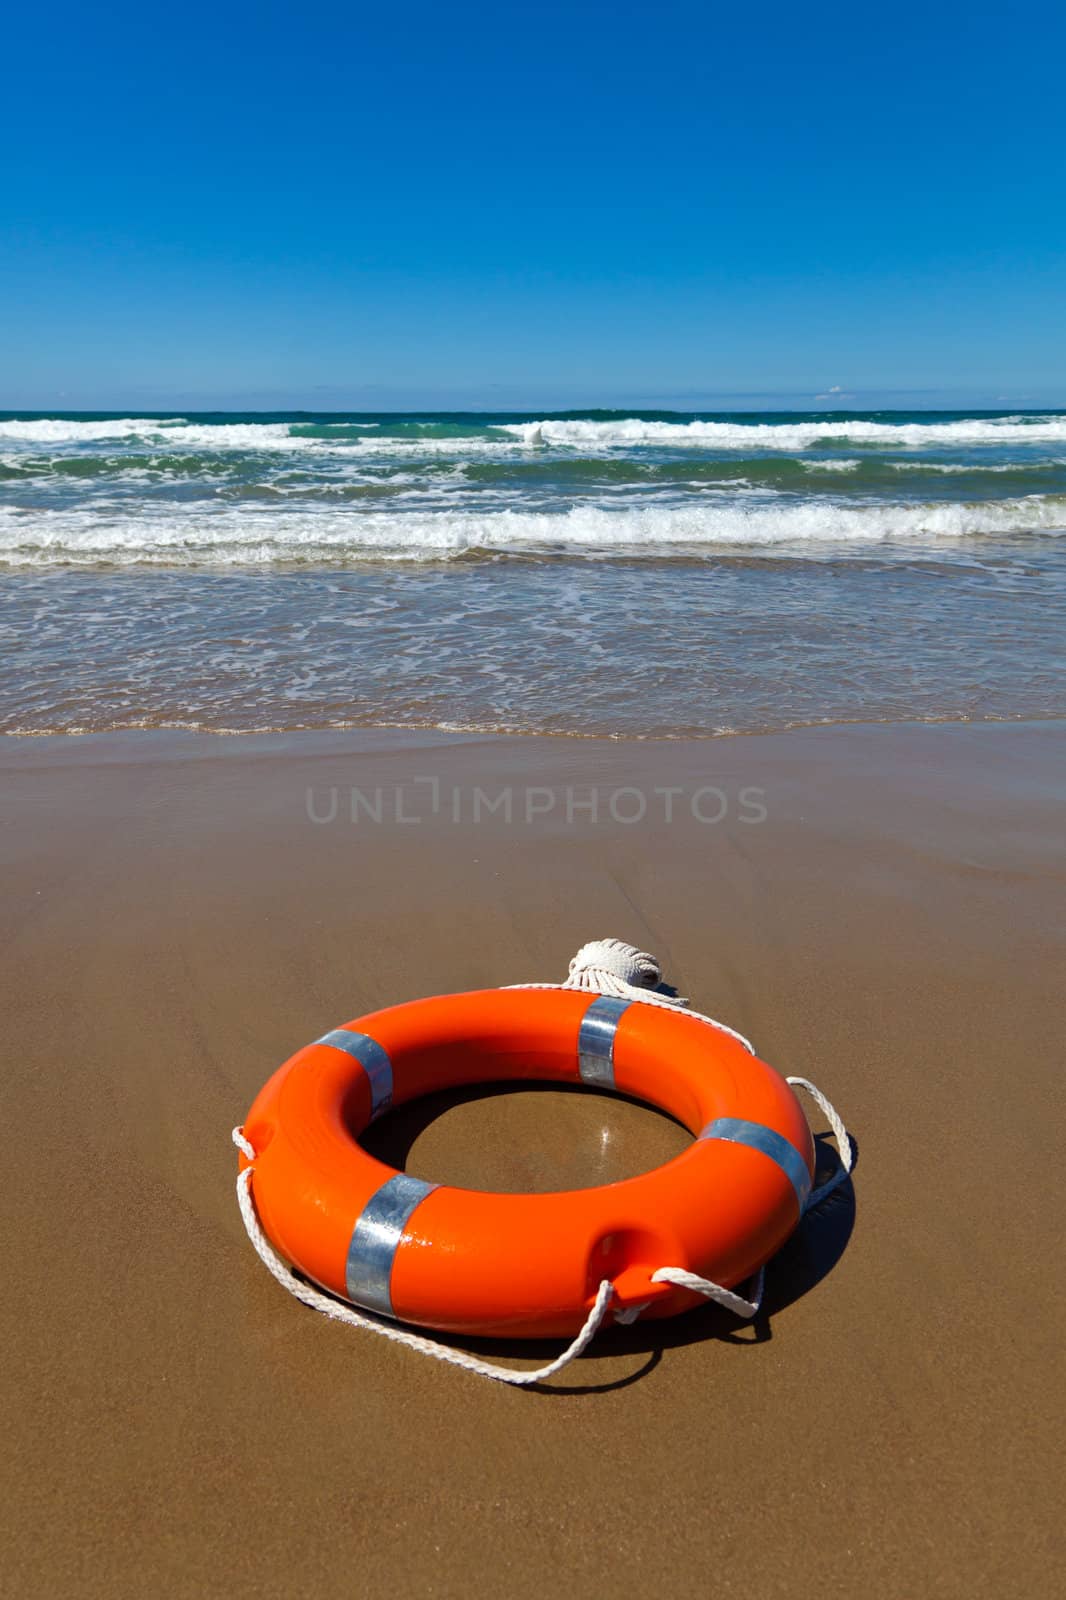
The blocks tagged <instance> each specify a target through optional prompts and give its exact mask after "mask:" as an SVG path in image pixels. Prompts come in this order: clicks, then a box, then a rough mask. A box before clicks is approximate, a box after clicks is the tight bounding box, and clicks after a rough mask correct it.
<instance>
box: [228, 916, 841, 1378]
mask: <svg viewBox="0 0 1066 1600" xmlns="http://www.w3.org/2000/svg"><path fill="white" fill-rule="evenodd" d="M661 982H662V969H661V968H660V966H659V963H658V962H657V961H656V959H655V957H654V956H652V955H649V954H648V952H647V951H646V950H637V949H636V948H635V947H634V946H633V945H629V944H624V943H623V942H622V941H621V940H620V939H594V940H593V941H592V942H591V943H590V944H586V945H582V947H581V949H580V950H579V951H578V953H577V955H576V956H575V957H574V959H573V961H571V963H570V972H569V976H568V977H567V978H566V980H565V982H563V983H516V984H510V985H508V987H509V988H513V989H581V990H586V991H588V992H589V993H590V994H602V995H609V996H610V997H611V998H613V999H618V1000H632V1001H636V1002H638V1003H639V1004H641V1005H651V1006H664V1007H667V1008H668V1009H670V1010H672V1011H676V1012H678V1014H679V1015H681V1016H687V1017H691V1018H692V1020H693V1022H699V1023H702V1024H705V1025H707V1026H709V1027H712V1028H717V1029H718V1030H719V1032H720V1033H726V1034H728V1035H729V1037H730V1038H732V1039H736V1040H737V1041H738V1042H739V1043H740V1044H742V1045H743V1046H744V1048H745V1049H746V1050H749V1051H751V1053H752V1055H754V1054H755V1047H754V1045H752V1044H751V1042H750V1041H749V1040H748V1039H745V1037H744V1035H743V1034H742V1033H737V1032H736V1031H735V1029H733V1028H729V1027H727V1026H726V1025H725V1023H724V1022H719V1021H718V1020H717V1019H716V1018H714V1017H708V1016H705V1015H704V1014H703V1013H702V1012H699V1011H692V1010H691V1009H690V1008H689V1003H688V1001H687V1000H684V999H682V998H681V997H680V996H675V995H665V994H659V993H657V992H655V991H656V989H657V986H658V985H659V984H661ZM785 1081H786V1082H787V1083H789V1084H791V1085H792V1087H793V1088H796V1089H803V1090H805V1091H806V1093H807V1094H809V1095H810V1096H811V1098H812V1099H813V1100H814V1101H815V1102H816V1103H817V1105H818V1106H819V1108H820V1109H821V1111H822V1113H823V1115H824V1116H825V1118H826V1121H827V1122H828V1123H829V1126H830V1127H831V1128H832V1130H833V1137H834V1138H835V1140H836V1144H837V1150H838V1152H839V1155H840V1163H839V1166H838V1168H837V1170H836V1172H835V1173H834V1174H833V1175H832V1177H831V1178H829V1179H828V1181H827V1182H825V1183H823V1184H822V1185H821V1186H820V1187H819V1188H817V1189H815V1190H813V1191H812V1193H811V1194H810V1196H809V1197H808V1200H807V1204H806V1206H805V1208H804V1212H805V1213H806V1212H807V1211H810V1210H812V1209H813V1208H814V1207H815V1206H818V1205H821V1203H822V1201H823V1200H825V1199H826V1197H827V1196H828V1195H829V1194H831V1193H832V1191H833V1190H834V1189H836V1188H837V1186H838V1185H839V1184H841V1183H843V1182H844V1180H845V1178H847V1176H848V1174H849V1173H850V1172H851V1169H852V1165H853V1163H854V1151H853V1149H852V1144H851V1140H850V1139H849V1138H848V1133H847V1129H846V1128H845V1127H844V1123H843V1121H842V1119H841V1117H840V1115H839V1113H838V1112H837V1111H836V1109H835V1107H834V1106H832V1105H831V1104H830V1102H829V1101H828V1100H827V1099H826V1097H825V1095H824V1094H822V1092H821V1090H820V1089H817V1088H815V1086H814V1084H813V1083H811V1082H810V1081H809V1080H808V1079H807V1078H787V1079H786V1080H785ZM232 1138H233V1143H234V1144H235V1145H236V1146H237V1149H238V1150H240V1152H241V1153H242V1155H244V1156H246V1157H247V1159H248V1160H249V1161H250V1162H253V1163H254V1161H255V1158H256V1151H255V1149H254V1147H253V1146H252V1144H251V1143H250V1142H249V1140H247V1139H246V1138H245V1137H244V1130H243V1129H242V1128H234V1130H233V1134H232ZM254 1171H255V1167H254V1165H253V1166H248V1167H245V1169H244V1171H243V1172H242V1173H240V1175H239V1176H238V1178H237V1204H238V1206H239V1207H240V1213H241V1219H242V1221H243V1222H244V1227H245V1231H246V1232H247V1234H248V1237H249V1239H250V1240H251V1242H252V1247H253V1248H254V1250H255V1253H256V1255H257V1256H258V1257H259V1259H260V1261H261V1262H262V1263H263V1265H264V1266H265V1267H266V1269H267V1271H268V1272H269V1273H270V1275H271V1276H272V1277H273V1278H276V1279H277V1281H278V1283H280V1284H281V1287H282V1288H283V1289H285V1290H287V1292H288V1293H289V1294H291V1295H293V1296H294V1297H295V1299H297V1300H300V1301H302V1303H303V1304H304V1305H305V1306H310V1307H311V1308H312V1310H314V1311H321V1312H322V1314H323V1315H324V1316H327V1317H331V1318H332V1319H333V1321H334V1322H346V1323H348V1324H349V1326H350V1327H353V1328H365V1329H366V1330H367V1331H368V1332H370V1333H379V1334H381V1336H382V1337H383V1338H385V1339H391V1340H392V1341H393V1343H394V1344H402V1345H406V1346H407V1348H408V1349H409V1350H417V1351H419V1352H420V1353H421V1354H422V1355H427V1356H433V1357H434V1358H435V1359H436V1360H437V1361H446V1362H448V1363H449V1364H450V1365H451V1366H453V1367H462V1368H463V1370H464V1371H466V1372H474V1373H477V1374H478V1375H479V1376H481V1377H483V1378H495V1379H496V1381H497V1382H499V1383H509V1384H513V1385H515V1386H516V1387H519V1388H528V1387H529V1386H530V1385H531V1384H536V1383H544V1382H545V1381H546V1380H547V1379H548V1378H553V1377H555V1375H556V1374H557V1373H559V1372H562V1370H563V1368H564V1367H568V1366H569V1365H570V1363H571V1361H575V1360H576V1359H577V1357H578V1356H579V1355H581V1354H582V1352H583V1351H584V1350H586V1349H587V1347H588V1346H589V1344H591V1342H592V1340H593V1339H594V1338H595V1336H596V1334H597V1332H598V1331H599V1329H600V1327H601V1326H602V1324H603V1322H604V1320H605V1318H606V1317H607V1313H608V1311H609V1310H610V1308H611V1301H612V1300H613V1298H614V1285H613V1284H612V1283H611V1281H610V1279H609V1278H604V1279H603V1281H602V1282H601V1284H600V1286H599V1289H598V1290H597V1291H596V1298H595V1300H594V1301H593V1304H592V1309H591V1310H590V1311H589V1314H588V1316H587V1317H586V1319H585V1323H584V1326H583V1327H582V1329H581V1331H580V1333H579V1334H578V1335H577V1337H576V1338H575V1339H574V1340H573V1341H572V1342H571V1343H570V1344H568V1345H567V1347H566V1349H565V1350H564V1351H563V1352H562V1353H561V1354H560V1355H558V1356H556V1357H555V1359H554V1361H549V1362H548V1363H547V1364H546V1365H545V1366H543V1367H535V1368H534V1369H533V1370H532V1371H524V1370H522V1369H521V1368H517V1367H501V1366H498V1365H497V1364H496V1363H495V1362H492V1361H482V1360H480V1359H479V1358H478V1357H477V1356H472V1355H468V1354H467V1353H466V1352H465V1351H463V1350H453V1349H452V1348H451V1347H450V1346H449V1345H445V1344H439V1343H438V1342H437V1341H436V1340H435V1339H427V1338H425V1337H423V1335H422V1334H418V1333H411V1332H409V1331H408V1329H406V1328H402V1327H400V1326H399V1325H398V1324H396V1323H393V1322H387V1321H385V1320H384V1319H381V1318H378V1317H373V1316H370V1315H367V1314H366V1313H364V1312H361V1311H356V1310H355V1309H354V1308H353V1307H352V1306H350V1305H347V1304H346V1303H345V1302H343V1301H341V1300H337V1299H335V1298H334V1297H333V1296H332V1295H328V1294H326V1293H324V1292H323V1291H322V1290H321V1289H317V1288H315V1287H314V1285H313V1284H310V1283H308V1282H307V1281H306V1280H305V1279H303V1278H301V1277H298V1276H297V1274H296V1273H294V1272H293V1270H292V1268H291V1267H290V1266H289V1265H288V1263H287V1262H285V1261H283V1260H282V1258H281V1256H279V1255H278V1253H277V1251H276V1250H275V1249H274V1246H273V1245H272V1244H271V1243H270V1240H269V1239H268V1238H267V1236H266V1234H265V1233H264V1232H263V1227H262V1224H261V1223H260V1221H259V1214H258V1212H257V1211H256V1208H255V1201H254V1199H253V1198H252V1174H253V1173H254ZM765 1276H766V1273H765V1268H763V1267H760V1268H759V1271H758V1272H757V1273H756V1274H755V1277H754V1278H753V1279H752V1281H751V1285H750V1298H748V1297H746V1296H745V1295H741V1294H737V1293H736V1292H735V1291H734V1290H732V1289H726V1288H724V1287H723V1286H722V1284H720V1283H713V1282H712V1281H711V1279H709V1278H701V1277H699V1276H698V1274H696V1273H694V1272H688V1271H687V1270H686V1269H685V1268H684V1267H659V1268H658V1269H657V1271H655V1272H653V1273H652V1275H651V1281H652V1282H653V1283H669V1284H673V1285H675V1286H676V1287H677V1288H679V1289H691V1290H693V1291H694V1292H695V1293H696V1294H701V1295H703V1296H704V1297H705V1298H706V1299H708V1300H713V1301H715V1302H716V1303H717V1304H718V1305H720V1306H724V1307H725V1308H726V1310H727V1311H732V1312H733V1313H734V1314H735V1315H736V1316H738V1317H743V1318H745V1319H746V1320H750V1318H752V1317H754V1316H755V1315H756V1314H757V1313H758V1311H759V1308H760V1306H761V1305H762V1295H763V1285H764V1282H765ZM643 1310H644V1306H632V1307H630V1308H629V1309H628V1310H621V1309H618V1310H616V1311H615V1313H614V1320H615V1322H618V1323H631V1322H635V1321H636V1319H637V1317H638V1316H639V1315H640V1313H641V1311H643Z"/></svg>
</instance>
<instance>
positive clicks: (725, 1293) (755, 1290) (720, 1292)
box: [651, 1267, 766, 1322]
mask: <svg viewBox="0 0 1066 1600" xmlns="http://www.w3.org/2000/svg"><path fill="white" fill-rule="evenodd" d="M651 1281H652V1283H672V1284H674V1285H676V1287H677V1288H678V1289H694V1290H695V1291H696V1293H697V1294H702V1295H705V1296H706V1298H707V1299H708V1300H715V1301H717V1303H718V1304H719V1305H720V1306H725V1308H726V1310H727V1311H732V1312H735V1314H736V1315H737V1316H738V1317H743V1318H744V1320H745V1321H746V1322H749V1321H750V1320H751V1318H752V1317H754V1316H755V1315H756V1313H757V1312H758V1310H759V1307H760V1306H761V1305H762V1291H763V1284H764V1283H765V1281H766V1268H765V1267H760V1268H759V1270H758V1272H757V1273H756V1274H755V1276H754V1278H753V1279H752V1280H751V1281H752V1294H751V1299H750V1300H747V1299H745V1298H744V1296H743V1295H741V1294H735V1293H734V1292H733V1290H732V1289H723V1288H722V1285H721V1284H720V1283H712V1281H711V1279H710V1278H701V1277H700V1276H699V1274H698V1273H695V1272H686V1270H685V1268H684V1267H660V1268H659V1270H658V1272H653V1273H652V1275H651Z"/></svg>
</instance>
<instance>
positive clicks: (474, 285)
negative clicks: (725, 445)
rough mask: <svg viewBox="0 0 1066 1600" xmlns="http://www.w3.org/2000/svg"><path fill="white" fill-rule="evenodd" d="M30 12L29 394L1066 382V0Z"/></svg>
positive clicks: (12, 300) (262, 397)
mask: <svg viewBox="0 0 1066 1600" xmlns="http://www.w3.org/2000/svg"><path fill="white" fill-rule="evenodd" d="M1014 17H1016V18H1017V20H1016V21H1015V20H1013V19H1012V15H1011V13H1009V12H1008V11H1007V10H1006V8H1004V7H1003V6H1002V5H995V6H991V5H985V4H975V5H968V6H959V5H955V4H929V3H927V4H925V5H922V6H915V5H911V4H909V3H904V4H902V5H896V6H895V7H892V8H888V9H885V8H882V7H876V8H875V7H862V6H858V5H855V4H854V3H852V4H848V5H847V6H844V5H839V4H835V3H828V4H822V5H819V6H817V7H797V6H795V5H794V4H790V5H788V6H785V5H779V4H776V3H774V0H770V3H767V4H764V5H763V6H761V7H759V8H750V9H748V10H747V11H746V12H745V11H742V10H741V9H740V8H738V7H733V6H731V7H723V6H718V5H715V4H713V3H712V0H701V3H689V0H660V3H659V4H658V5H655V6H646V5H640V6H637V5H631V4H627V3H615V4H611V5H607V4H601V3H599V0H596V3H581V0H573V3H572V4H569V5H561V4H557V3H555V0H550V3H538V4H536V5H528V4H527V5H522V6H515V5H511V6H507V5H497V6H491V7H490V6H487V5H484V4H469V3H466V4H464V3H462V0H457V3H453V4H451V5H448V6H442V5H440V4H439V3H438V4H433V5H429V4H424V3H422V0H418V3H414V4H406V5H392V6H388V7H384V8H377V7H375V8H370V7H367V6H365V5H363V6H361V5H358V4H350V3H349V4H345V5H335V4H332V3H325V4H319V5H317V6H315V7H309V6H306V5H304V6H297V5H295V4H284V5H283V4H276V3H270V0H266V3H259V4H256V5H254V6H253V5H249V4H245V3H244V0H239V3H229V4H227V3H226V0H218V3H216V4H213V5H211V6H207V5H203V4H200V3H196V0H194V3H191V4H185V5H182V6H180V7H166V8H152V7H145V6H143V5H137V6H132V5H129V4H127V3H125V0H118V3H110V4H108V5H106V6H101V7H88V6H86V5H84V4H79V5H77V6H74V5H71V4H68V3H66V0H58V3H56V4H53V5H51V6H49V7H47V8H40V10H39V11H38V13H37V14H36V15H33V14H31V13H30V11H29V9H28V8H25V7H23V8H19V9H17V10H16V11H14V12H12V13H9V16H8V20H7V21H6V23H5V55H6V57H7V67H6V70H5V85H4V95H3V97H2V102H0V125H2V126H0V136H2V141H3V143H2V148H3V151H4V155H5V158H6V159H5V163H4V165H5V176H4V180H3V186H2V196H3V208H2V214H0V406H6V407H14V406H24V407H29V406H40V407H49V406H65V407H68V408H73V407H76V406H84V407H89V406H97V407H115V406H117V407H119V408H125V407H127V406H128V407H134V406H139V407H141V408H143V409H148V408H149V407H151V406H155V407H164V408H165V407H169V406H184V407H186V408H191V407H192V406H193V405H197V406H226V405H231V406H238V407H242V408H243V407H249V408H254V407H260V408H270V407H273V406H287V405H301V406H306V407H313V408H317V409H344V408H347V407H352V406H365V407H371V408H376V407H389V406H395V407H406V406H430V405H438V406H457V407H458V406H489V407H512V406H513V407H521V406H525V405H532V406H535V407H546V406H552V405H554V406H570V405H586V404H587V405H591V404H607V405H623V406H624V405H627V404H633V405H636V404H641V403H643V404H653V405H666V404H670V403H673V404H676V405H679V406H682V407H686V408H687V407H693V408H695V407H698V406H699V405H701V404H703V405H707V404H713V403H714V402H715V401H719V402H723V401H725V402H730V401H732V402H733V403H737V404H742V403H749V404H754V405H760V404H765V405H772V404H774V403H780V402H781V401H785V402H786V403H791V404H796V405H808V404H812V403H815V396H817V395H825V394H830V393H831V392H836V393H838V394H839V396H840V397H841V403H848V402H847V399H846V397H848V396H851V395H854V396H855V400H854V401H853V402H851V403H854V404H864V403H865V404H877V403H882V404H886V403H887V404H891V403H894V401H898V403H900V404H913V403H921V401H922V399H923V398H924V399H925V400H926V402H927V403H929V404H935V403H937V402H938V401H939V402H943V403H947V404H952V403H956V402H958V403H972V404H976V403H984V404H988V405H997V404H1003V403H1006V404H1012V405H1013V404H1018V405H1024V404H1030V405H1037V406H1039V405H1042V404H1056V403H1057V404H1060V405H1066V153H1064V152H1066V140H1064V133H1066V114H1064V111H1063V104H1064V97H1063V94H1062V79H1061V63H1062V59H1063V51H1064V48H1066V12H1064V11H1063V9H1062V7H1061V5H1058V4H1056V5H1051V4H1044V3H1037V4H1035V5H1030V6H1028V7H1026V8H1024V9H1023V10H1019V11H1017V12H1016V13H1014Z"/></svg>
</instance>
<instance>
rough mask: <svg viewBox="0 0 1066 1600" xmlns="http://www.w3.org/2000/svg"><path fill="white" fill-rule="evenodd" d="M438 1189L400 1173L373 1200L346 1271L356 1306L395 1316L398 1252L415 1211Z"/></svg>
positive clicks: (356, 1231) (357, 1229) (359, 1224)
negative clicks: (394, 1266)
mask: <svg viewBox="0 0 1066 1600" xmlns="http://www.w3.org/2000/svg"><path fill="white" fill-rule="evenodd" d="M436 1187H437V1185H436V1184H435V1183H423V1181H422V1179H421V1178H409V1177H408V1176H407V1173H406V1172H398V1173H397V1174H396V1176H395V1177H394V1178H390V1179H389V1180H388V1182H387V1183H383V1184H382V1185H381V1188H380V1189H378V1190H377V1192H376V1193H375V1194H372V1195H371V1196H370V1199H369V1200H368V1201H367V1203H366V1205H365V1206H364V1207H363V1209H362V1211H361V1213H360V1214H359V1216H358V1217H357V1218H356V1220H355V1227H354V1228H353V1229H352V1240H351V1243H350V1244H349V1246H348V1262H347V1266H346V1267H345V1271H344V1280H345V1284H346V1286H347V1290H348V1299H349V1300H354V1301H355V1304H356V1305H357V1306H365V1307H366V1308H367V1310H368V1311H377V1312H380V1314H381V1315H382V1316H384V1317H391V1316H392V1315H393V1310H392V1294H391V1290H390V1287H389V1286H390V1281H391V1279H392V1263H393V1261H394V1260H395V1259H396V1251H397V1250H398V1249H399V1246H400V1240H401V1239H402V1238H403V1233H404V1229H405V1228H406V1226H407V1224H408V1223H409V1222H410V1220H411V1215H412V1213H413V1212H414V1210H415V1208H416V1207H417V1206H419V1205H420V1204H421V1203H422V1201H423V1200H424V1199H425V1198H426V1195H427V1194H431V1193H432V1192H433V1190H434V1189H435V1188H436Z"/></svg>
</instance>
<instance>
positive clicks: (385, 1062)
mask: <svg viewBox="0 0 1066 1600" xmlns="http://www.w3.org/2000/svg"><path fill="white" fill-rule="evenodd" d="M315 1043H316V1044H331V1045H332V1046H333V1048H334V1050H343V1051H344V1052H345V1054H346V1055H349V1056H351V1057H352V1059H353V1060H355V1061H358V1063H359V1065H360V1066H361V1067H362V1068H363V1071H364V1072H365V1073H366V1075H367V1077H368V1079H369V1080H370V1115H371V1117H376V1116H378V1115H379V1113H380V1112H382V1111H387V1110H388V1109H389V1107H390V1106H391V1105H392V1062H391V1061H390V1060H389V1057H388V1054H387V1052H386V1050H385V1048H384V1046H383V1045H380V1044H378V1042H377V1040H376V1039H372V1038H371V1037H370V1035H369V1034H368V1033H352V1032H351V1031H350V1030H349V1029H348V1028H334V1030H333V1032H332V1033H324V1034H323V1035H322V1037H321V1039H316V1040H315Z"/></svg>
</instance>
